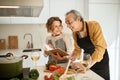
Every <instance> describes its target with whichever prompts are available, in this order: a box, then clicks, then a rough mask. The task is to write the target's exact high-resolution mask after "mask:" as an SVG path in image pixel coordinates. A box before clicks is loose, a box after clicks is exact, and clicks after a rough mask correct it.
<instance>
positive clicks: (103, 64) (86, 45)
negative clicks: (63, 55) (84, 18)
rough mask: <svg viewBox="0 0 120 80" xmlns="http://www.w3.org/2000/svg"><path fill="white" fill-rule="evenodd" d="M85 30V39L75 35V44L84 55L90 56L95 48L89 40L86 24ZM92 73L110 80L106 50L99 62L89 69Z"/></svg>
mask: <svg viewBox="0 0 120 80" xmlns="http://www.w3.org/2000/svg"><path fill="white" fill-rule="evenodd" d="M86 29H87V37H84V38H79V37H78V35H77V34H76V35H77V44H78V46H79V47H80V48H82V49H83V50H84V53H89V54H90V55H92V53H93V52H94V51H95V46H94V45H93V43H92V42H91V40H90V36H89V30H88V25H87V23H86ZM90 69H91V70H92V71H94V72H95V73H97V74H98V75H100V76H101V77H103V78H104V79H105V80H110V75H109V56H108V52H107V49H106V50H105V54H104V56H103V59H102V60H101V61H100V62H97V63H96V64H94V66H92V67H91V68H90Z"/></svg>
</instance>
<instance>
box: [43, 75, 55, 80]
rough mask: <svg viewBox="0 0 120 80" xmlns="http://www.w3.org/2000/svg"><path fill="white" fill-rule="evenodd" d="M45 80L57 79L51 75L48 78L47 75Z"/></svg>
mask: <svg viewBox="0 0 120 80" xmlns="http://www.w3.org/2000/svg"><path fill="white" fill-rule="evenodd" d="M44 80H55V78H54V76H53V75H50V76H49V77H48V75H45V76H44Z"/></svg>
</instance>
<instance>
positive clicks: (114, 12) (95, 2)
mask: <svg viewBox="0 0 120 80" xmlns="http://www.w3.org/2000/svg"><path fill="white" fill-rule="evenodd" d="M119 16H120V0H90V1H89V20H96V21H98V22H100V25H101V27H102V29H103V33H104V36H105V38H106V40H107V44H108V52H109V57H110V75H111V80H119V79H118V76H119V74H118V73H119V68H118V66H119V65H118V63H119V57H118V55H119V53H117V51H118V47H116V44H117V43H116V41H117V40H118V33H119V27H120V25H119V24H120V17H119Z"/></svg>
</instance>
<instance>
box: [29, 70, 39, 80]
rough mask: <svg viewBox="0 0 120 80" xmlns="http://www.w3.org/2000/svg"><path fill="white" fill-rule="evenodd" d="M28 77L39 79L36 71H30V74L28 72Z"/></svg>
mask: <svg viewBox="0 0 120 80" xmlns="http://www.w3.org/2000/svg"><path fill="white" fill-rule="evenodd" d="M29 77H30V78H31V79H35V80H36V79H37V78H38V77H39V72H38V70H37V69H32V70H31V71H30V72H29Z"/></svg>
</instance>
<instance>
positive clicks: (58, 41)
mask: <svg viewBox="0 0 120 80" xmlns="http://www.w3.org/2000/svg"><path fill="white" fill-rule="evenodd" d="M46 28H47V31H48V33H51V35H50V36H47V38H46V44H47V45H48V46H49V47H50V48H53V49H56V48H60V49H61V50H63V51H65V52H66V53H67V54H69V55H71V51H72V43H71V40H70V37H68V35H66V34H64V33H63V32H62V30H63V25H62V21H61V19H60V18H59V17H50V18H49V19H48V21H47V23H46ZM45 54H46V55H49V60H48V61H51V60H55V61H56V62H57V63H65V62H68V56H69V55H68V56H60V53H59V54H58V53H56V54H51V53H47V52H46V50H45Z"/></svg>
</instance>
